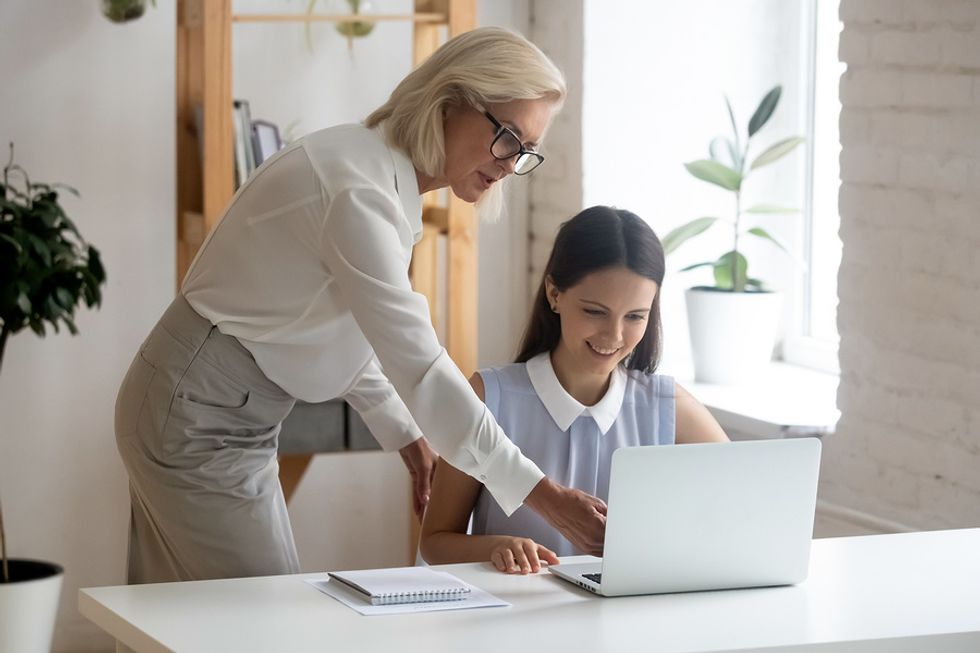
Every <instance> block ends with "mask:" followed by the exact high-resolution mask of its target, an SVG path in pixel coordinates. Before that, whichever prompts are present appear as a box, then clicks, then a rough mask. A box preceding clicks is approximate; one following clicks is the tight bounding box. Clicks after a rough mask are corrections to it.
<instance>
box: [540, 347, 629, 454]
mask: <svg viewBox="0 0 980 653" xmlns="http://www.w3.org/2000/svg"><path fill="white" fill-rule="evenodd" d="M527 375H528V376H529V377H530V378H531V385H532V386H534V391H535V392H536V393H537V394H538V397H539V398H540V399H541V403H543V404H544V407H545V408H546V409H547V411H548V414H549V415H551V419H553V420H555V424H557V425H558V428H560V429H561V430H562V431H567V430H568V428H569V427H570V426H571V425H572V422H574V421H575V420H576V418H578V416H579V415H583V414H587V415H592V418H593V419H595V422H596V424H597V425H598V426H599V432H600V433H602V434H603V435H605V434H606V431H608V430H609V428H610V427H611V426H612V425H613V422H615V421H616V418H617V417H618V416H619V411H620V410H621V409H622V407H623V397H624V396H625V395H626V371H625V370H623V368H622V366H621V365H617V366H616V369H615V370H613V373H612V376H611V377H610V379H609V389H608V390H606V394H605V395H603V397H602V399H600V400H599V402H598V403H597V404H595V405H594V406H585V405H583V404H581V403H579V402H578V400H577V399H575V398H574V397H573V396H572V395H570V394H568V392H567V391H566V390H565V388H563V387H562V385H561V382H559V381H558V377H557V376H556V375H555V368H554V367H552V365H551V354H550V353H549V352H545V353H543V354H538V355H537V356H535V357H534V358H532V359H531V360H529V361H528V362H527Z"/></svg>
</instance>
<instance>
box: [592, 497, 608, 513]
mask: <svg viewBox="0 0 980 653" xmlns="http://www.w3.org/2000/svg"><path fill="white" fill-rule="evenodd" d="M592 498H593V499H594V500H595V501H594V504H595V510H596V512H597V513H599V514H600V515H606V514H608V513H609V506H607V505H606V502H605V501H603V500H602V499H600V498H598V497H592Z"/></svg>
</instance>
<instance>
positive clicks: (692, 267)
mask: <svg viewBox="0 0 980 653" xmlns="http://www.w3.org/2000/svg"><path fill="white" fill-rule="evenodd" d="M715 263H716V261H703V262H701V263H693V264H691V265H688V266H687V267H683V268H681V269H680V271H681V272H687V271H689V270H696V269H697V268H703V267H708V266H712V265H714V264H715Z"/></svg>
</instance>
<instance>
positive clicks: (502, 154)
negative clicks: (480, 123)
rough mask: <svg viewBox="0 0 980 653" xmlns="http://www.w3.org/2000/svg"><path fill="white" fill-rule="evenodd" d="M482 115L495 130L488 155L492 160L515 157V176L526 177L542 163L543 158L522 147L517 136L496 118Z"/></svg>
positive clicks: (485, 112)
mask: <svg viewBox="0 0 980 653" xmlns="http://www.w3.org/2000/svg"><path fill="white" fill-rule="evenodd" d="M483 115H485V116H486V117H487V120H489V121H490V122H492V123H493V126H494V127H496V128H497V133H496V134H495V135H494V137H493V142H492V143H490V154H492V155H493V158H495V159H497V160H498V161H506V160H507V159H513V158H514V157H515V156H516V157H517V161H516V162H515V163H514V174H515V175H526V174H527V173H529V172H531V171H532V170H534V169H535V168H537V167H538V166H539V165H541V164H542V163H544V157H543V156H541V155H540V154H538V153H537V152H534V151H532V150H529V149H527V148H526V147H524V143H522V142H521V139H519V138H518V137H517V134H515V133H514V132H513V131H511V130H510V129H508V128H507V127H504V126H503V125H501V124H500V122H499V121H498V120H497V119H496V118H494V117H493V116H491V115H490V112H489V111H484V112H483Z"/></svg>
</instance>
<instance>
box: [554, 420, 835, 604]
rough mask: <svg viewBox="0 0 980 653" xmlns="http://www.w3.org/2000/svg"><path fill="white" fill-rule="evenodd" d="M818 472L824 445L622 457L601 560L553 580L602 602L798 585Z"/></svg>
mask: <svg viewBox="0 0 980 653" xmlns="http://www.w3.org/2000/svg"><path fill="white" fill-rule="evenodd" d="M819 468H820V441H819V440H817V439H816V438H796V439H787V440H752V441H741V442H731V443H709V444H683V445H674V446H653V447H627V448H624V449H618V450H616V451H615V452H613V457H612V469H611V471H610V481H609V502H608V505H609V512H608V515H607V520H606V539H605V545H604V552H603V558H602V560H601V561H598V562H594V563H586V564H563V565H556V566H554V567H551V568H549V571H551V573H553V574H555V575H557V576H559V577H560V578H562V579H564V580H567V581H570V582H572V583H575V584H576V585H579V586H581V587H584V588H585V589H587V590H589V591H591V592H595V593H596V594H601V595H603V596H623V595H629V594H659V593H666V592H692V591H698V590H719V589H732V588H738V587H760V586H772V585H791V584H794V583H799V582H801V581H803V580H804V579H805V578H806V575H807V571H808V568H809V560H810V540H811V538H812V537H813V514H814V508H815V504H816V499H817V478H818V475H819Z"/></svg>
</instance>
